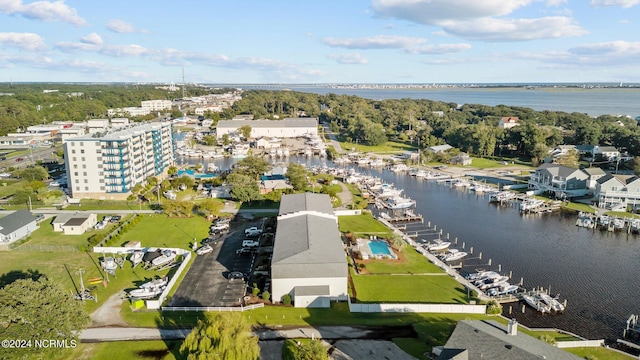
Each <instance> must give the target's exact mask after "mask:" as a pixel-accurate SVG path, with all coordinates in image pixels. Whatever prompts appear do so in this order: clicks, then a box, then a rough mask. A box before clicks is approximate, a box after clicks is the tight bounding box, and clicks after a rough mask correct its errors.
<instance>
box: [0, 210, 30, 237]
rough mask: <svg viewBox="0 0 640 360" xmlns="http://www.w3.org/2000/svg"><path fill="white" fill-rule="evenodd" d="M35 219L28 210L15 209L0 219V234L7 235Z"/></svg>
mask: <svg viewBox="0 0 640 360" xmlns="http://www.w3.org/2000/svg"><path fill="white" fill-rule="evenodd" d="M34 221H36V217H35V216H33V214H32V213H31V212H30V211H29V210H17V211H14V212H12V213H11V214H9V215H7V216H5V217H3V218H1V219H0V234H2V235H9V234H11V233H12V232H14V231H16V230H18V229H20V228H21V227H23V226H25V225H27V224H29V223H32V222H34Z"/></svg>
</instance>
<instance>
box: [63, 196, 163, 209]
mask: <svg viewBox="0 0 640 360" xmlns="http://www.w3.org/2000/svg"><path fill="white" fill-rule="evenodd" d="M64 209H65V210H79V211H86V210H152V209H151V207H150V205H149V204H139V203H137V202H136V201H124V200H122V201H117V200H90V199H83V200H81V201H80V204H79V205H69V206H67V207H66V208H64Z"/></svg>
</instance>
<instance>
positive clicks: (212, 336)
mask: <svg viewBox="0 0 640 360" xmlns="http://www.w3.org/2000/svg"><path fill="white" fill-rule="evenodd" d="M180 353H181V355H182V357H183V358H186V359H188V360H191V359H193V360H196V359H228V360H257V359H258V358H259V357H260V346H259V345H258V338H257V337H256V336H254V335H252V334H251V327H250V326H249V324H248V323H247V320H246V319H245V318H244V316H242V314H240V313H237V312H223V313H216V314H215V315H211V314H206V315H205V318H204V320H198V324H197V325H196V327H195V328H194V329H193V331H191V333H189V335H187V337H186V338H185V339H184V342H183V343H182V346H180Z"/></svg>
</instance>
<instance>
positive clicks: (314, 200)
mask: <svg viewBox="0 0 640 360" xmlns="http://www.w3.org/2000/svg"><path fill="white" fill-rule="evenodd" d="M347 276H348V268H347V258H346V254H345V251H344V244H343V242H342V239H341V237H340V232H339V231H338V219H337V217H336V215H335V214H334V212H333V208H332V206H331V200H330V198H329V196H328V195H325V194H312V193H304V194H292V195H283V196H282V200H281V202H280V210H279V213H278V226H277V230H276V235H275V240H274V247H273V259H272V264H271V277H272V282H271V284H272V292H271V294H272V296H273V298H272V299H273V301H274V302H279V301H282V297H283V296H284V295H287V294H288V295H290V296H291V297H292V299H293V302H294V305H295V306H296V307H329V301H330V300H345V299H346V298H347V294H348V292H347Z"/></svg>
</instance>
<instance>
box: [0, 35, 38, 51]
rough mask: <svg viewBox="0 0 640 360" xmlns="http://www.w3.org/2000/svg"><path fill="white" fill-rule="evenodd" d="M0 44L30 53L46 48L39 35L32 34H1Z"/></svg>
mask: <svg viewBox="0 0 640 360" xmlns="http://www.w3.org/2000/svg"><path fill="white" fill-rule="evenodd" d="M0 44H2V45H3V46H10V47H16V48H19V49H24V50H30V51H37V50H43V49H46V48H47V45H45V43H44V40H43V39H42V38H41V37H40V35H38V34H34V33H15V32H3V33H0Z"/></svg>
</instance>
